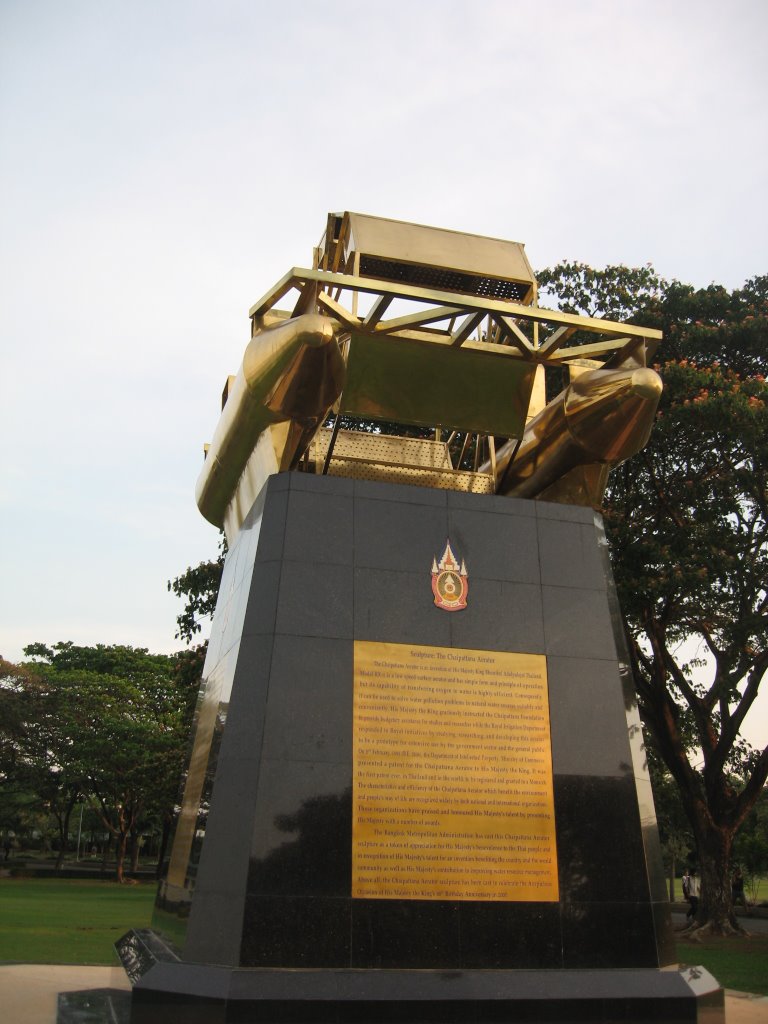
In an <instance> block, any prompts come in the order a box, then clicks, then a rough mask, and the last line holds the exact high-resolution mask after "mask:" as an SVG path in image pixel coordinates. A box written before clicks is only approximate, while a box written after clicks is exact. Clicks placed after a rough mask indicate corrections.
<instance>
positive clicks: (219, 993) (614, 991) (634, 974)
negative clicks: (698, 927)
mask: <svg viewBox="0 0 768 1024" xmlns="http://www.w3.org/2000/svg"><path fill="white" fill-rule="evenodd" d="M118 946H119V948H120V947H122V950H123V951H124V952H125V951H126V950H129V952H127V953H126V960H127V962H128V963H129V971H130V970H133V977H132V981H133V982H134V988H133V1004H132V1012H131V1018H130V1021H131V1024H168V1022H169V1021H175V1020H179V1021H182V1020H183V1021H184V1022H185V1024H198V1022H199V1024H228V1022H233V1024H234V1022H237V1024H257V1022H258V1024H267V1022H270V1024H272V1022H274V1024H277V1022H284V1021H285V1022H291V1024H321V1022H322V1024H330V1022H333V1024H363V1022H374V1021H375V1022H377V1024H378V1022H381V1024H385V1022H391V1024H422V1022H434V1024H452V1022H456V1024H459V1022H462V1024H463V1022H466V1024H470V1022H472V1024H475V1022H477V1024H480V1022H484V1021H488V1022H502V1021H514V1022H519V1024H528V1022H530V1024H533V1022H541V1021H546V1022H562V1024H565V1022H572V1021H573V1022H576V1021H592V1022H605V1024H608V1022H617V1024H618V1022H625V1021H626V1022H630V1021H633V1022H641V1021H648V1022H651V1021H652V1022H656V1024H664V1022H670V1024H671V1022H678V1021H679V1022H681V1024H682V1022H686V1021H698V1022H699V1024H722V1022H723V1021H724V1020H725V1016H724V1001H723V990H722V989H721V988H720V987H719V985H718V984H717V982H716V981H715V980H714V978H713V977H712V976H711V975H710V974H709V973H708V972H707V971H706V970H704V968H701V967H695V968H687V969H685V970H684V971H674V970H665V971H660V970H647V969H646V970H581V971H407V970H340V969H324V970H296V969H293V970H280V969H277V970H271V969H264V968H257V969H254V968H231V967H216V966H211V965H206V966H204V965H201V964H190V963H183V962H181V961H180V960H178V959H177V958H175V957H174V956H173V955H172V954H170V953H166V954H165V955H164V956H163V958H162V959H159V958H156V954H157V952H158V951H159V950H160V949H161V948H162V944H160V945H158V943H157V939H156V937H155V936H153V934H152V933H151V932H133V933H129V935H127V936H125V937H124V938H123V939H122V940H121V943H119V944H118ZM130 964H132V965H133V967H132V968H131V967H130ZM138 970H142V971H143V972H144V973H141V974H138V973H137V971H138Z"/></svg>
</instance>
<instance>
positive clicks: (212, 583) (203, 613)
mask: <svg viewBox="0 0 768 1024" xmlns="http://www.w3.org/2000/svg"><path fill="white" fill-rule="evenodd" d="M226 554H227V540H226V537H225V536H224V534H223V533H222V534H221V535H220V537H219V554H218V557H217V558H216V559H214V560H212V561H208V562H200V564H199V565H196V566H190V567H189V568H188V569H186V570H185V571H184V572H183V573H182V574H181V576H177V577H176V579H175V580H168V590H170V591H172V592H173V593H174V594H175V595H176V596H177V597H183V598H184V599H185V602H186V603H185V605H184V610H183V611H182V612H180V614H179V615H178V616H177V617H176V622H177V624H178V627H179V631H178V633H176V639H177V640H185V641H186V642H187V643H188V644H190V643H192V641H193V639H194V637H195V634H197V633H199V632H200V631H201V630H202V622H201V621H200V620H201V618H210V617H212V616H213V613H214V611H215V609H216V599H217V598H218V596H219V584H220V583H221V574H222V572H223V571H224V559H225V557H226Z"/></svg>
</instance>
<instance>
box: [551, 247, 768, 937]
mask: <svg viewBox="0 0 768 1024" xmlns="http://www.w3.org/2000/svg"><path fill="white" fill-rule="evenodd" d="M540 279H541V281H542V283H543V285H544V287H545V290H546V291H547V292H549V294H550V295H554V296H555V297H556V298H558V299H559V301H560V302H561V304H562V308H564V309H568V310H569V311H572V312H578V313H585V314H589V315H595V314H596V313H597V314H598V315H606V316H610V317H611V318H615V319H632V320H635V321H637V322H640V323H643V324H645V325H647V326H650V327H661V328H662V329H663V331H664V342H663V343H662V347H661V349H660V350H659V352H658V353H657V358H658V359H659V363H658V365H657V369H659V371H660V372H661V374H662V377H663V380H664V393H663V396H662V400H661V403H660V407H659V412H658V417H657V422H656V425H655V428H654V432H653V434H652V436H651V440H650V443H649V444H648V446H647V447H646V448H645V450H644V451H643V452H641V453H640V454H639V455H638V456H636V457H635V458H634V459H632V460H630V461H629V462H628V463H626V464H625V465H624V466H623V467H621V468H620V469H619V470H618V471H616V472H614V474H613V475H612V477H611V482H610V485H609V490H608V493H607V495H606V501H605V508H604V515H605V520H606V528H607V531H608V536H609V541H610V544H611V554H612V560H613V566H614V573H615V576H616V582H617V586H618V589H619V597H620V602H621V606H622V611H623V614H624V617H625V624H626V628H627V634H628V638H629V642H630V652H631V657H632V663H633V670H634V677H635V685H636V690H637V694H638V700H639V706H640V710H641V714H642V716H643V720H644V722H645V725H646V727H647V729H648V730H649V732H650V735H651V738H652V739H653V741H654V743H655V745H656V748H657V750H658V751H659V753H660V755H661V756H662V758H663V760H664V762H665V764H666V766H667V769H668V770H669V772H670V773H671V775H672V777H673V778H674V780H675V782H676V783H677V785H678V787H679V789H680V794H681V798H682V802H683V806H684V808H685V811H686V814H687V816H688V819H689V821H690V823H691V827H692V830H693V833H694V836H695V839H696V845H697V848H698V854H699V858H700V863H701V867H702V879H703V894H702V901H701V911H700V919H699V924H700V925H702V926H703V925H704V924H706V923H709V926H710V927H712V928H714V929H715V930H719V931H728V930H731V929H733V928H736V927H737V925H736V921H735V918H734V917H733V915H732V913H731V908H730V880H729V866H730V861H731V847H732V844H733V839H734V837H735V835H736V833H737V832H738V829H739V827H740V825H741V824H742V822H743V821H744V820H745V818H746V816H747V814H748V813H749V811H750V808H751V807H752V806H753V805H754V803H755V801H756V800H757V798H758V797H759V795H760V792H761V790H762V787H763V786H764V784H765V781H766V777H767V776H768V748H766V749H765V750H763V751H753V750H751V749H750V748H749V746H748V745H747V744H746V743H745V742H744V741H743V740H742V739H741V738H740V730H741V728H742V725H743V723H744V719H745V717H746V715H747V713H748V711H749V710H750V708H751V707H752V706H753V704H754V701H755V698H756V696H757V693H758V689H759V687H760V684H761V682H762V681H763V678H764V676H765V672H766V668H768V640H767V638H768V514H767V507H766V495H767V487H768V387H767V386H766V382H765V379H764V371H765V367H766V361H768V277H760V278H755V279H754V280H752V281H749V282H747V283H746V284H745V286H744V287H743V288H741V289H737V290H736V291H734V292H732V293H729V292H727V290H726V289H724V288H721V287H719V286H715V285H711V286H710V287H709V288H705V289H698V290H696V289H693V288H691V287H690V286H688V285H683V284H680V283H679V282H666V281H663V280H661V279H659V278H658V277H657V276H656V275H655V274H654V273H653V271H652V270H651V268H642V269H641V270H630V269H628V268H623V267H609V268H607V269H606V270H605V271H596V270H592V269H590V268H585V267H584V266H583V265H582V264H561V265H560V266H559V267H556V268H554V269H553V270H547V271H544V272H543V273H542V274H541V275H540ZM560 296H562V299H560ZM692 649H693V650H696V651H699V652H701V653H700V654H699V655H698V656H694V655H692V654H691V653H690V651H691V650H692ZM702 761H703V763H702Z"/></svg>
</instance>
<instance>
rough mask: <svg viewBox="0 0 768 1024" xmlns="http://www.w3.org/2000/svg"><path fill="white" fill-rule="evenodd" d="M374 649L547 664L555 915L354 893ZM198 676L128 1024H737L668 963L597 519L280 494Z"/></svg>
mask: <svg viewBox="0 0 768 1024" xmlns="http://www.w3.org/2000/svg"><path fill="white" fill-rule="evenodd" d="M446 539H449V540H450V543H451V545H452V546H454V545H455V553H456V554H457V556H458V557H460V558H461V559H462V560H465V561H466V566H467V571H468V573H469V577H468V579H469V588H470V589H469V600H468V604H467V607H466V608H465V609H464V610H463V611H461V612H460V613H458V614H452V615H447V614H446V613H445V611H443V610H442V609H440V608H438V607H436V606H435V603H434V595H433V592H432V583H431V571H432V569H431V567H432V565H433V563H434V559H435V558H436V557H439V556H440V554H441V552H442V551H443V550H444V547H445V543H446ZM361 642H362V643H364V644H368V643H380V644H411V645H418V646H420V647H437V648H442V649H446V648H453V649H455V650H456V651H459V652H460V651H462V650H475V651H488V652H491V651H492V652H507V653H513V654H531V655H537V656H544V657H545V658H546V664H547V681H548V694H549V715H550V734H551V753H552V787H553V795H554V811H555V814H554V818H555V833H556V834H555V839H556V849H557V874H558V894H557V896H556V898H551V899H547V900H544V899H541V900H535V901H534V900H531V901H508V900H504V901H502V900H498V901H496V900H479V899H474V898H473V899H449V898H445V899H444V898H435V899H406V898H404V897H397V898H394V897H393V898H386V899H374V898H358V897H356V896H353V891H352V867H351V851H352V838H353V829H354V822H353V800H352V794H353V784H354V778H355V775H354V764H353V708H354V659H355V651H356V647H357V645H358V644H359V643H361ZM204 675H205V681H204V685H203V690H202V693H201V699H200V701H199V703H198V712H197V719H196V734H195V735H196V738H195V743H194V748H193V753H192V757H191V760H190V765H191V767H190V771H189V774H188V777H187V782H186V788H185V795H184V800H183V804H182V807H183V810H182V813H181V815H180V818H179V826H178V829H177V834H176V838H175V840H174V843H173V846H172V853H171V858H170V862H169V864H168V865H167V868H166V870H165V872H164V877H163V881H162V882H161V885H160V889H159V892H158V899H157V905H156V912H155V915H154V918H153V929H154V931H153V932H150V933H132V934H131V935H129V936H126V937H125V939H124V940H122V941H121V943H119V950H120V954H121V960H122V962H123V964H124V965H125V967H126V971H127V972H128V975H129V977H130V979H131V982H132V983H133V985H134V989H133V1007H132V1018H131V1019H132V1021H134V1022H135V1024H155V1022H162V1024H169V1022H171V1021H173V1020H176V1019H178V1020H180V1021H184V1022H185V1024H190V1022H193V1021H201V1022H203V1021H204V1022H206V1024H214V1022H224V1021H233V1022H234V1021H240V1022H242V1024H245V1022H248V1021H260V1022H265V1024H266V1022H271V1021H275V1022H277V1021H290V1022H296V1024H300V1022H310V1021H312V1022H315V1021H317V1022H320V1021H323V1022H325V1021H328V1022H334V1024H336V1022H338V1024H341V1022H347V1021H348V1022H350V1024H352V1022H355V1024H362V1022H367V1021H371V1022H373V1021H381V1022H384V1021H392V1022H395V1021H402V1022H414V1024H415V1022H417V1021H420V1022H421V1021H435V1022H438V1021H439V1022H446V1024H447V1022H449V1021H456V1022H458V1021H467V1022H470V1021H471V1022H478V1024H479V1022H481V1021H499V1022H501V1021H519V1022H524V1021H540V1020H543V1021H562V1022H566V1021H577V1020H590V1021H644V1020H647V1021H670V1022H671V1021H681V1022H682V1021H692V1022H693V1021H703V1020H704V1019H705V1018H707V1012H709V1011H711V1017H710V1018H708V1020H710V1019H711V1021H712V1022H713V1024H714V1022H721V1021H722V1019H723V996H722V992H721V991H720V990H719V989H718V986H717V984H716V983H715V982H714V981H713V980H712V979H711V978H710V976H709V975H707V974H706V972H703V971H700V970H698V969H696V970H695V971H692V972H691V971H689V972H686V973H684V974H682V973H680V972H678V971H677V970H676V969H675V968H674V967H673V966H672V965H673V964H674V961H675V957H676V952H675V944H674V936H673V932H672V925H671V920H670V914H669V905H668V901H667V893H666V887H665V878H664V872H663V868H662V862H661V853H660V849H659V843H658V834H657V830H656V819H655V813H654V809H653V799H652V793H651V787H650V780H649V777H648V771H647V765H646V755H645V750H644V746H643V739H642V731H641V728H640V719H639V715H638V711H637V704H636V698H635V695H634V692H633V688H632V685H631V679H630V676H629V670H628V666H627V657H626V652H625V650H624V638H623V632H622V622H621V616H620V614H619V609H618V605H617V602H616V595H615V590H614V587H613V582H612V577H611V571H610V566H609V564H608V555H607V545H606V541H605V535H604V532H603V528H602V523H601V521H600V520H599V518H597V519H596V518H595V515H594V513H593V512H592V510H591V509H584V508H580V507H575V506H564V505H552V504H548V503H545V502H529V501H518V500H514V499H508V498H499V497H496V496H489V495H467V494H459V493H456V492H446V491H437V490H430V489H424V488H418V487H405V486H394V485H385V484H380V483H374V482H372V481H363V480H347V479H341V478H333V477H314V476H309V475H308V474H302V473H285V474H279V475H277V476H274V477H271V478H270V480H269V482H268V484H267V486H266V487H265V489H264V491H263V492H262V494H261V495H260V497H259V499H258V500H257V501H256V503H255V504H254V507H253V508H252V509H251V512H250V513H249V515H248V516H247V517H246V520H245V522H244V523H243V527H242V529H241V531H240V534H239V536H238V537H237V540H236V542H235V543H234V544H233V546H232V547H231V548H230V550H229V553H228V555H227V561H226V565H225V568H224V574H223V577H222V582H221V587H220V591H219V602H218V605H217V609H216V614H215V616H214V624H213V630H212V636H211V641H210V644H209V648H208V657H207V659H206V667H205V673H204ZM177 949H178V951H179V952H178V953H177V952H176V950H177ZM705 1011H707V1012H705Z"/></svg>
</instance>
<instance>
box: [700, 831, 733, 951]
mask: <svg viewBox="0 0 768 1024" xmlns="http://www.w3.org/2000/svg"><path fill="white" fill-rule="evenodd" d="M694 832H695V836H696V848H697V851H698V854H699V864H700V870H701V896H700V898H699V909H698V913H697V915H696V920H695V921H694V922H693V924H692V925H691V927H690V929H689V931H690V933H691V936H692V937H695V938H701V937H702V936H703V935H704V934H712V935H734V934H736V933H743V929H742V927H741V926H740V924H739V923H738V921H737V920H736V915H735V913H734V911H733V906H732V898H731V876H730V868H731V847H732V845H733V837H734V834H735V830H733V831H732V830H729V829H726V828H722V827H721V828H718V827H717V826H716V825H714V824H713V823H712V821H711V819H708V818H704V820H698V821H697V822H696V824H695V828H694Z"/></svg>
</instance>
